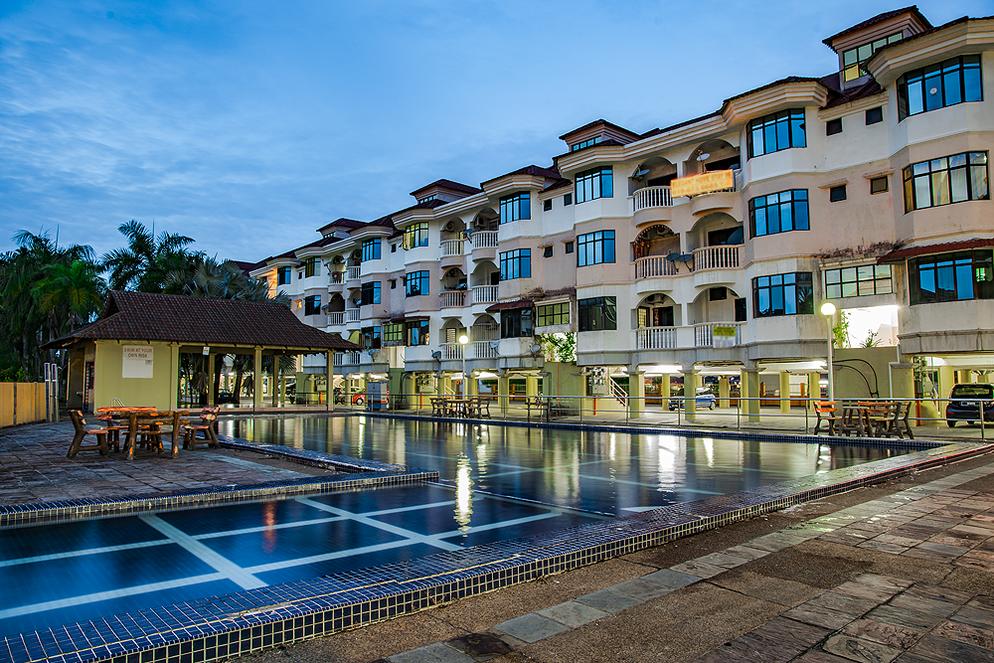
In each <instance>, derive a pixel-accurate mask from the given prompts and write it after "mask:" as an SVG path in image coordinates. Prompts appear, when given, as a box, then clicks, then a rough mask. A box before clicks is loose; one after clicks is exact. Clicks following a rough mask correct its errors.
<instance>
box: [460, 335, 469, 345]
mask: <svg viewBox="0 0 994 663" xmlns="http://www.w3.org/2000/svg"><path fill="white" fill-rule="evenodd" d="M467 343H469V336H466V334H460V335H459V345H466V344H467Z"/></svg>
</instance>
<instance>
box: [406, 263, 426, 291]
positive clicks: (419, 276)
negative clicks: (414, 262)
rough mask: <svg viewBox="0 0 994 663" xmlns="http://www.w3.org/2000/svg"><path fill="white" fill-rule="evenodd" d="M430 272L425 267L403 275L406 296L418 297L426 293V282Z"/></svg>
mask: <svg viewBox="0 0 994 663" xmlns="http://www.w3.org/2000/svg"><path fill="white" fill-rule="evenodd" d="M430 277H431V273H430V272H429V271H428V270H427V269H422V270H420V271H417V272H410V273H408V274H407V276H405V277H404V288H405V290H406V293H407V296H408V297H419V296H421V295H427V294H428V291H429V287H428V283H429V278H430Z"/></svg>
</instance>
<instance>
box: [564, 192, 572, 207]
mask: <svg viewBox="0 0 994 663" xmlns="http://www.w3.org/2000/svg"><path fill="white" fill-rule="evenodd" d="M572 204H573V194H572V193H566V194H563V207H566V206H568V205H572Z"/></svg>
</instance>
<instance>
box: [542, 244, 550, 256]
mask: <svg viewBox="0 0 994 663" xmlns="http://www.w3.org/2000/svg"><path fill="white" fill-rule="evenodd" d="M542 257H543V258H551V257H552V246H551V245H549V246H546V247H544V248H543V249H542Z"/></svg>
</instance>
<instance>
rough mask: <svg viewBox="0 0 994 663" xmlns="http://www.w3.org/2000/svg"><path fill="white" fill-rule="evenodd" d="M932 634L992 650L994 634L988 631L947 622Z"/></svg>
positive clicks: (993, 647) (959, 623)
mask: <svg viewBox="0 0 994 663" xmlns="http://www.w3.org/2000/svg"><path fill="white" fill-rule="evenodd" d="M933 633H934V634H935V635H938V636H940V637H943V638H949V639H950V640H958V641H959V642H966V643H969V644H971V645H976V646H978V647H983V648H984V649H994V632H992V631H991V630H990V629H986V628H977V627H976V626H971V625H969V624H963V623H961V622H953V621H947V622H943V623H941V624H939V626H937V627H936V629H935V630H934V631H933Z"/></svg>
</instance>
